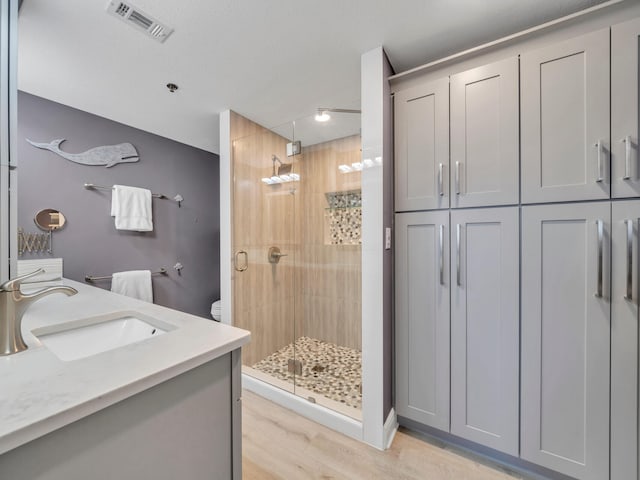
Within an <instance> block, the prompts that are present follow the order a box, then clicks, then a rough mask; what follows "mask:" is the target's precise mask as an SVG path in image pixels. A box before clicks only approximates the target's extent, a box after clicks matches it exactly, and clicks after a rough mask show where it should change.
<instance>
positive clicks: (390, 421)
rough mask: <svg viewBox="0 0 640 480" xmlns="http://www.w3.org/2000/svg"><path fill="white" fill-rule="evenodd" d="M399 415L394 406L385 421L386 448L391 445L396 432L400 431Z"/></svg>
mask: <svg viewBox="0 0 640 480" xmlns="http://www.w3.org/2000/svg"><path fill="white" fill-rule="evenodd" d="M398 426H399V425H398V417H397V415H396V411H395V409H394V408H391V411H390V412H389V415H388V416H387V419H386V420H385V422H384V445H385V447H384V448H385V450H386V449H388V448H389V447H391V443H392V442H393V439H394V437H395V436H396V432H397V431H398Z"/></svg>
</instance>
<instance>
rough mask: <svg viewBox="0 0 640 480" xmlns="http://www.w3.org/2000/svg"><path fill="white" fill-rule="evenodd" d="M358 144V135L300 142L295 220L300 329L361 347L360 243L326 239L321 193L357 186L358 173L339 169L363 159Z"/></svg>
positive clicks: (346, 344)
mask: <svg viewBox="0 0 640 480" xmlns="http://www.w3.org/2000/svg"><path fill="white" fill-rule="evenodd" d="M360 146H361V140H360V136H359V135H355V136H351V137H346V138H342V139H339V140H334V141H331V142H326V143H322V144H318V145H312V146H309V147H305V146H304V145H303V148H302V153H303V154H302V155H301V157H302V158H301V159H300V175H301V178H302V181H301V182H300V183H301V187H302V188H301V191H300V195H299V196H298V199H297V200H298V201H299V202H300V204H301V211H302V212H304V213H303V214H302V215H301V221H300V222H299V223H300V229H301V231H300V235H301V237H300V238H301V247H300V265H301V267H302V268H301V272H300V273H301V278H300V281H299V287H300V298H301V304H302V307H301V309H300V310H301V313H302V318H303V320H304V324H303V334H304V335H306V336H308V337H313V338H317V339H319V340H325V341H327V342H332V343H335V344H338V345H342V346H346V347H351V348H357V349H361V348H362V343H361V336H362V335H361V331H362V330H361V323H362V318H361V311H362V304H361V298H362V292H361V247H360V246H359V245H329V244H327V240H326V239H327V238H328V237H327V235H326V232H325V229H326V228H327V226H328V224H327V221H326V219H325V215H326V214H327V210H326V209H327V207H328V204H327V200H326V197H325V193H327V192H341V191H348V190H359V189H360V188H361V174H360V172H352V173H342V172H340V171H339V170H338V165H343V164H346V165H351V164H352V163H355V162H361V161H362V160H361V152H360Z"/></svg>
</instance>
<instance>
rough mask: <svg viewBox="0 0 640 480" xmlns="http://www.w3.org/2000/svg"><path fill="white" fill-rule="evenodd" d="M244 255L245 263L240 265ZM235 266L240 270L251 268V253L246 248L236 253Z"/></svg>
mask: <svg viewBox="0 0 640 480" xmlns="http://www.w3.org/2000/svg"><path fill="white" fill-rule="evenodd" d="M241 255H242V256H244V263H243V265H242V266H240V261H239V260H240V256H241ZM233 267H234V268H235V269H236V271H238V272H244V271H245V270H246V269H247V268H249V254H248V253H247V252H245V251H244V250H238V251H237V252H236V255H235V256H234V257H233Z"/></svg>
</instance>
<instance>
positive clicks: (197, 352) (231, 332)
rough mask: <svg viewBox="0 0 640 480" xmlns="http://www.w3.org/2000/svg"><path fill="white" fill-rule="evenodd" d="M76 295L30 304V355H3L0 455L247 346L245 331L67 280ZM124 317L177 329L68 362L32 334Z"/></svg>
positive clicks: (26, 322) (26, 325) (25, 328)
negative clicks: (48, 328) (113, 315)
mask: <svg viewBox="0 0 640 480" xmlns="http://www.w3.org/2000/svg"><path fill="white" fill-rule="evenodd" d="M64 284H65V285H69V286H72V287H74V288H76V289H77V290H78V294H77V295H74V296H72V297H67V296H65V295H61V294H55V295H50V296H48V297H44V298H42V299H40V300H38V301H37V302H36V303H34V304H33V305H31V307H29V309H28V310H27V313H26V314H25V315H24V317H23V323H22V332H23V337H24V340H25V342H26V343H27V345H28V346H29V349H28V350H26V351H24V352H20V353H17V354H15V355H9V356H2V357H0V454H2V453H4V452H6V451H8V450H11V449H13V448H15V447H17V446H20V445H23V444H25V443H27V442H29V441H31V440H34V439H36V438H38V437H40V436H42V435H45V434H47V433H49V432H52V431H53V430H56V429H58V428H60V427H62V426H64V425H68V424H69V423H71V422H74V421H76V420H79V419H80V418H83V417H86V416H87V415H90V414H92V413H94V412H97V411H98V410H101V409H103V408H105V407H107V406H109V405H113V404H114V403H116V402H119V401H121V400H123V399H125V398H128V397H130V396H132V395H135V394H136V393H139V392H141V391H143V390H146V389H148V388H150V387H152V386H154V385H157V384H159V383H161V382H163V381H165V380H168V379H170V378H172V377H175V376H176V375H179V374H181V373H184V372H186V371H188V370H191V369H192V368H195V367H197V366H199V365H202V364H204V363H206V362H208V361H210V360H213V359H215V358H217V357H220V356H221V355H224V354H226V353H229V352H230V351H232V350H235V349H237V348H239V347H241V346H242V345H244V344H245V343H247V342H248V341H249V337H250V334H249V332H247V331H246V330H241V329H239V328H234V327H231V326H229V325H224V324H221V323H218V322H214V321H213V320H206V319H203V318H201V317H196V316H194V315H189V314H186V313H182V312H178V311H176V310H171V309H168V308H165V307H161V306H159V305H154V304H150V303H146V302H142V301H139V300H135V299H133V298H129V297H125V296H122V295H116V294H113V293H111V292H107V291H105V290H102V289H99V288H95V287H91V286H88V285H85V284H82V283H78V282H74V281H71V280H65V281H64ZM119 311H135V312H140V313H142V314H143V315H147V316H150V317H154V318H157V319H158V320H161V321H163V322H166V323H169V324H171V325H174V326H176V327H177V328H176V329H174V330H172V331H169V332H167V333H165V334H163V335H160V336H157V337H153V338H151V339H149V340H145V341H142V342H139V343H134V344H130V345H126V346H124V347H120V348H117V349H115V350H110V351H107V352H103V353H99V354H97V355H93V356H90V357H87V358H83V359H78V360H74V361H69V362H65V361H62V360H60V359H58V357H56V356H55V355H54V354H53V353H51V352H50V351H49V350H47V349H46V347H44V346H42V345H41V344H40V342H39V341H38V340H37V339H36V338H35V337H34V336H33V334H32V333H31V330H33V329H35V328H38V327H43V326H48V325H55V324H60V323H63V322H68V321H73V320H79V319H82V318H86V317H92V316H97V315H104V314H110V313H114V312H119Z"/></svg>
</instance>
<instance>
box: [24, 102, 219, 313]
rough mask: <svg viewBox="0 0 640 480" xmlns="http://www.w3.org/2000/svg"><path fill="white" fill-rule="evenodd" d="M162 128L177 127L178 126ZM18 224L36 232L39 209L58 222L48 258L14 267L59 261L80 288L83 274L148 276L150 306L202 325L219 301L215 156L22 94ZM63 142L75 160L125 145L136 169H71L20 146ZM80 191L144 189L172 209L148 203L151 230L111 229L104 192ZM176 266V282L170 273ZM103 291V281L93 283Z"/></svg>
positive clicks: (130, 166)
mask: <svg viewBox="0 0 640 480" xmlns="http://www.w3.org/2000/svg"><path fill="white" fill-rule="evenodd" d="M167 121H175V122H179V121H180V119H179V118H177V119H168V120H167ZM17 136H18V141H17V143H18V146H17V154H18V226H19V227H22V228H23V229H24V230H25V231H27V232H39V231H40V230H39V229H38V228H37V227H36V225H35V224H34V222H33V217H34V215H35V213H36V212H37V211H38V210H41V209H44V208H54V209H57V210H60V211H61V212H62V213H64V215H65V217H66V219H67V224H66V225H65V227H64V228H63V229H62V230H60V231H58V232H54V233H53V254H51V255H49V254H46V253H45V254H29V253H25V254H24V255H22V256H20V257H18V259H33V258H49V257H62V258H63V259H64V275H65V277H67V278H70V279H72V280H77V281H84V277H85V275H87V274H89V275H99V276H102V275H110V274H112V273H113V272H119V271H124V270H147V269H150V270H154V271H155V270H157V269H159V268H160V267H165V268H166V269H167V271H168V272H169V274H168V276H159V277H153V288H154V299H155V303H157V304H159V305H164V306H167V307H170V308H174V309H177V310H181V311H184V312H188V313H193V314H195V315H200V316H203V317H208V318H211V317H210V308H211V303H212V302H213V301H214V300H217V299H218V298H219V297H220V253H219V252H220V218H219V210H220V208H219V204H220V194H219V157H218V155H216V154H213V153H210V152H206V151H204V150H200V149H197V148H194V147H191V146H188V145H185V144H182V143H178V142H175V141H173V140H169V139H167V138H164V137H159V136H157V135H153V134H151V133H147V132H144V131H142V130H138V129H135V128H132V127H129V126H126V125H123V124H121V123H117V122H114V121H111V120H108V119H106V118H102V117H98V116H96V115H92V114H90V113H87V112H83V111H80V110H76V109H74V108H71V107H68V106H65V105H61V104H59V103H55V102H51V101H49V100H45V99H43V98H40V97H36V96H33V95H30V94H27V93H24V92H19V95H18V132H17ZM25 138H29V139H30V140H33V141H35V142H47V143H48V142H50V141H51V140H54V139H57V138H66V141H65V142H63V143H62V145H61V149H62V150H64V151H65V152H71V153H79V152H83V151H85V150H88V149H90V148H93V147H97V146H101V145H114V144H118V143H122V142H130V143H132V144H133V145H134V146H135V147H136V149H137V150H138V154H139V155H140V161H139V162H137V163H123V164H118V165H115V166H114V167H111V168H105V167H104V166H87V165H80V164H77V163H73V162H70V161H68V160H65V159H64V158H62V157H60V156H58V155H56V154H54V153H52V152H50V151H47V150H41V149H37V148H35V147H33V146H31V145H29V144H28V143H27V142H26V141H25ZM85 183H94V184H98V185H105V186H111V185H114V184H121V185H130V186H136V187H143V188H148V189H150V190H151V191H152V192H154V193H163V194H166V195H167V196H169V197H173V196H174V195H176V194H178V193H179V194H181V195H182V196H183V197H184V201H183V202H182V207H181V208H178V204H177V203H176V202H173V201H170V200H164V199H155V198H154V199H153V223H154V230H153V232H128V231H118V230H116V229H115V227H114V221H113V218H112V217H111V216H110V209H111V193H110V192H109V191H104V190H86V189H85V188H84V187H83V185H84V184H85ZM176 262H180V263H182V265H183V266H184V268H183V270H182V275H178V273H177V272H176V270H174V269H173V266H174V265H175V264H176ZM95 285H96V286H100V287H103V288H106V289H109V288H110V282H109V281H108V280H107V281H101V282H97V283H96V284H95Z"/></svg>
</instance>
